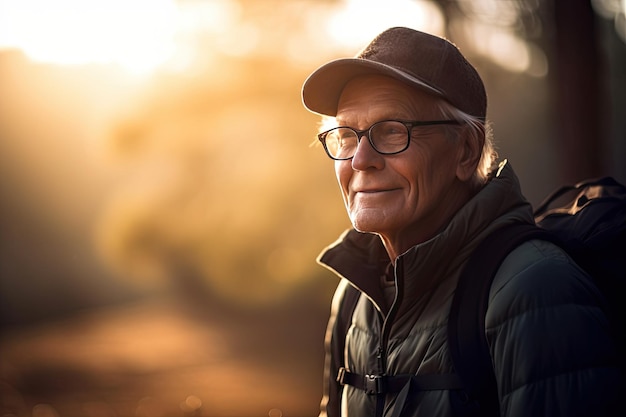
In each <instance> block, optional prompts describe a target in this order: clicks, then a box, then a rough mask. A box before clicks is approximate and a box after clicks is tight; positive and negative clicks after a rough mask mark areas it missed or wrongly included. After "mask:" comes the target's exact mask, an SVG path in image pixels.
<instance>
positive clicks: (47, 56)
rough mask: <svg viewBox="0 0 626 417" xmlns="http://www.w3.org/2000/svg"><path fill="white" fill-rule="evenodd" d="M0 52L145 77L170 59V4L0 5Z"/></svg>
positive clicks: (62, 0) (70, 1) (62, 1)
mask: <svg viewBox="0 0 626 417" xmlns="http://www.w3.org/2000/svg"><path fill="white" fill-rule="evenodd" d="M0 13H1V14H0V16H1V17H0V48H19V49H21V50H22V51H23V52H24V53H26V54H27V55H28V56H29V57H30V58H32V59H33V60H36V61H43V62H53V63H57V64H65V65H68V64H69V65H76V64H86V63H115V64H119V65H121V66H123V67H124V68H126V69H128V70H130V71H132V72H139V73H142V72H146V71H149V70H151V69H153V68H154V67H156V66H158V65H159V64H161V63H163V62H165V61H166V60H167V59H168V58H169V57H170V56H171V54H172V53H173V46H174V44H173V37H174V32H175V27H176V17H177V13H176V5H175V2H174V0H107V1H98V0H90V1H86V0H57V1H54V2H49V1H45V0H1V1H0Z"/></svg>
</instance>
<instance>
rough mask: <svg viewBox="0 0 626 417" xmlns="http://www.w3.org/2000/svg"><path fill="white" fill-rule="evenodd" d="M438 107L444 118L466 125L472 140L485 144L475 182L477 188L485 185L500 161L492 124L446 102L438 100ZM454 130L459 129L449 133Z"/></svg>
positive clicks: (475, 174) (449, 130)
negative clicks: (498, 160)
mask: <svg viewBox="0 0 626 417" xmlns="http://www.w3.org/2000/svg"><path fill="white" fill-rule="evenodd" d="M436 106H437V108H438V110H439V111H440V112H441V115H442V117H444V118H447V119H453V120H458V121H459V122H461V124H462V125H466V126H467V127H468V128H469V135H470V139H471V140H476V141H479V142H482V143H483V146H482V151H481V154H480V160H479V162H478V166H477V167H476V172H475V173H474V178H473V181H474V183H475V185H477V186H481V185H484V184H485V183H486V182H487V180H488V179H489V175H490V173H491V172H492V171H493V170H494V168H495V167H496V164H497V159H498V153H497V151H496V149H495V144H494V137H493V130H492V129H491V123H490V122H489V121H488V120H483V119H481V118H478V117H476V116H472V115H470V114H467V113H465V112H464V111H462V110H459V109H458V108H456V107H454V106H453V105H452V104H450V103H448V102H447V101H444V100H437V103H436ZM453 130H457V129H454V128H451V129H448V132H449V133H451V132H452V131H453Z"/></svg>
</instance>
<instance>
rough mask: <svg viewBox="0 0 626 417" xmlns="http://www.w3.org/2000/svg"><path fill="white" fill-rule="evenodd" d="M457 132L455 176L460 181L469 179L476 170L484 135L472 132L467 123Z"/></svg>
mask: <svg viewBox="0 0 626 417" xmlns="http://www.w3.org/2000/svg"><path fill="white" fill-rule="evenodd" d="M461 129H462V131H461V132H459V137H458V141H459V144H458V145H459V147H458V161H457V168H456V176H457V178H458V179H460V180H461V181H464V182H465V181H469V180H470V178H472V176H473V175H474V172H476V169H477V167H478V163H479V162H480V157H481V156H482V151H483V143H484V141H485V138H484V136H482V135H477V134H473V133H474V132H471V130H470V127H469V126H468V125H465V126H463V127H462V128H461Z"/></svg>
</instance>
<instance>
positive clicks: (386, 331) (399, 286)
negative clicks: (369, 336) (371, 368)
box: [376, 258, 404, 417]
mask: <svg viewBox="0 0 626 417" xmlns="http://www.w3.org/2000/svg"><path fill="white" fill-rule="evenodd" d="M398 271H402V261H401V258H397V259H396V265H395V268H394V275H395V281H396V298H395V299H394V301H393V304H392V305H391V308H390V309H389V313H388V314H387V317H385V318H384V319H383V324H382V330H381V336H380V343H379V345H378V349H377V350H376V359H377V362H378V367H379V368H378V369H379V375H380V376H385V375H386V372H385V371H386V369H387V348H388V345H389V336H390V334H391V326H392V324H393V321H394V319H395V317H396V314H397V312H398V309H399V308H400V301H401V300H402V295H403V284H404V282H403V281H402V279H403V278H404V277H403V276H402V274H401V273H398ZM385 397H386V394H380V395H378V398H377V399H376V416H378V417H382V416H383V413H384V410H385Z"/></svg>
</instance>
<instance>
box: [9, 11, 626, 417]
mask: <svg viewBox="0 0 626 417" xmlns="http://www.w3.org/2000/svg"><path fill="white" fill-rule="evenodd" d="M625 14H626V2H625V1H623V0H543V1H542V0H506V1H503V0H472V1H468V0H456V1H455V0H441V1H436V0H430V1H429V0H386V1H365V0H362V1H357V0H283V1H280V0H123V1H122V0H107V1H97V0H89V1H87V0H56V1H54V2H50V1H36V0H0V331H1V334H0V415H2V416H6V417H8V416H16V417H22V416H33V417H74V416H77V417H78V416H80V417H113V416H137V417H160V416H241V417H247V416H251V417H252V416H270V417H281V416H302V417H305V416H314V415H316V414H317V412H318V404H319V399H320V394H321V389H322V365H323V337H324V331H325V326H326V320H327V318H328V313H329V303H330V299H331V297H332V293H333V290H334V287H335V286H336V284H337V279H336V278H335V277H334V276H332V275H331V274H330V273H328V272H326V271H325V270H324V269H322V268H321V267H319V266H317V265H316V264H315V257H316V256H317V254H318V253H319V251H320V250H321V249H322V248H323V247H324V246H326V245H328V244H329V243H331V242H332V241H333V240H334V239H335V238H336V237H337V236H338V235H339V234H340V233H341V232H342V231H343V230H344V229H345V228H346V227H348V222H347V219H346V216H345V213H344V211H343V210H344V209H343V205H342V202H341V197H340V194H339V192H338V190H337V187H336V185H335V179H334V175H333V167H332V162H331V161H330V160H328V158H327V157H326V156H325V155H324V153H323V151H322V149H321V148H319V147H314V146H311V144H312V143H313V141H314V138H315V133H316V128H317V123H318V121H319V120H318V117H316V116H315V115H312V114H309V113H308V112H307V111H305V110H304V108H303V107H302V105H301V101H300V87H301V85H302V82H303V81H304V79H305V78H306V76H307V75H308V74H309V73H310V72H311V71H312V70H314V69H315V68H316V67H317V66H319V65H320V64H322V63H324V62H326V61H327V60H330V59H334V58H338V57H346V56H353V55H354V54H355V53H356V52H358V50H359V49H360V48H361V47H362V46H364V45H365V44H367V43H368V42H369V40H371V39H372V37H373V36H375V35H376V34H377V33H379V32H380V31H382V30H384V29H386V28H387V27H391V26H398V25H402V26H409V27H413V28H416V29H420V30H424V31H427V32H431V33H435V34H439V35H442V36H446V37H447V38H449V39H450V40H452V41H453V42H455V43H456V44H457V45H458V46H459V47H460V48H461V50H462V51H463V52H464V53H465V54H466V56H468V58H469V59H470V61H472V62H473V63H474V64H475V66H476V67H477V68H478V70H479V72H480V73H481V74H482V76H483V78H484V81H485V84H486V87H487V90H488V94H489V98H490V104H489V118H490V119H491V121H492V123H493V129H494V132H495V137H496V142H497V146H498V150H499V153H500V155H501V157H503V158H504V157H506V158H508V159H509V161H510V162H511V163H512V165H513V166H514V167H515V169H516V171H517V173H518V175H519V177H520V179H521V182H522V187H523V190H524V192H525V193H526V195H527V196H528V198H529V200H530V201H531V202H532V203H533V204H537V203H538V202H539V201H540V200H541V198H542V197H543V196H544V195H546V194H547V193H548V192H549V191H551V190H552V189H554V188H555V187H556V186H558V185H559V184H561V183H564V182H576V181H578V180H581V179H583V178H586V177H592V176H600V175H613V176H615V177H616V178H617V179H619V180H621V181H623V182H624V181H626V166H625V164H624V157H625V156H626V113H625V109H626V17H625Z"/></svg>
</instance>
